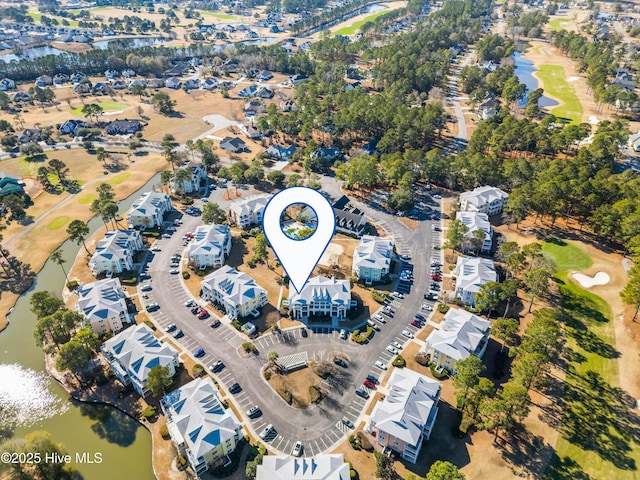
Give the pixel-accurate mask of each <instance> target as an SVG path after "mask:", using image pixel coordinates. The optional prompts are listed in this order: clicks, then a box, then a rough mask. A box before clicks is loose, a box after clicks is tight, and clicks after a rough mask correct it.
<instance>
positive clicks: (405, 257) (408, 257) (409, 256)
mask: <svg viewBox="0 0 640 480" xmlns="http://www.w3.org/2000/svg"><path fill="white" fill-rule="evenodd" d="M400 258H401V259H402V260H411V255H406V254H405V255H400Z"/></svg>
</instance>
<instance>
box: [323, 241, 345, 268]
mask: <svg viewBox="0 0 640 480" xmlns="http://www.w3.org/2000/svg"><path fill="white" fill-rule="evenodd" d="M342 252H344V247H343V246H342V245H338V244H337V243H330V244H329V246H328V247H327V249H326V250H325V251H324V253H323V254H322V258H320V261H319V262H318V263H319V264H320V265H323V266H325V267H330V266H332V265H336V264H337V263H338V259H339V258H340V255H342Z"/></svg>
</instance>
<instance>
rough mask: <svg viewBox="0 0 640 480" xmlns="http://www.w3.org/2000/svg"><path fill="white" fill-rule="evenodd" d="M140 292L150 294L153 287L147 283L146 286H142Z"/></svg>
mask: <svg viewBox="0 0 640 480" xmlns="http://www.w3.org/2000/svg"><path fill="white" fill-rule="evenodd" d="M140 290H141V291H143V292H150V291H151V290H152V288H151V285H149V284H148V283H145V284H144V285H142V287H140Z"/></svg>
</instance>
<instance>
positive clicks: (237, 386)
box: [229, 382, 242, 393]
mask: <svg viewBox="0 0 640 480" xmlns="http://www.w3.org/2000/svg"><path fill="white" fill-rule="evenodd" d="M241 391H242V387H241V386H240V384H239V383H238V382H236V383H234V384H233V385H231V386H230V387H229V393H238V392H241Z"/></svg>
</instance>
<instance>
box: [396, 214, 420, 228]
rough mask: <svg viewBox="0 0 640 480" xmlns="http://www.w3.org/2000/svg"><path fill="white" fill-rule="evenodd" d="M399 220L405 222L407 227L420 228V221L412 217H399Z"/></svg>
mask: <svg viewBox="0 0 640 480" xmlns="http://www.w3.org/2000/svg"><path fill="white" fill-rule="evenodd" d="M398 220H400V222H401V223H404V225H405V226H406V227H407V228H411V229H413V230H415V229H416V228H418V226H419V225H420V222H418V220H413V219H412V218H407V217H398Z"/></svg>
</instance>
